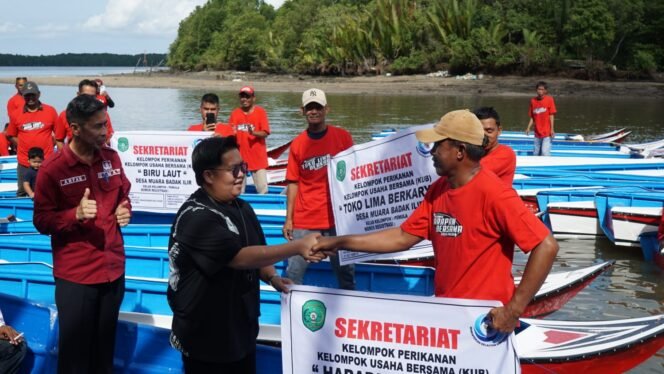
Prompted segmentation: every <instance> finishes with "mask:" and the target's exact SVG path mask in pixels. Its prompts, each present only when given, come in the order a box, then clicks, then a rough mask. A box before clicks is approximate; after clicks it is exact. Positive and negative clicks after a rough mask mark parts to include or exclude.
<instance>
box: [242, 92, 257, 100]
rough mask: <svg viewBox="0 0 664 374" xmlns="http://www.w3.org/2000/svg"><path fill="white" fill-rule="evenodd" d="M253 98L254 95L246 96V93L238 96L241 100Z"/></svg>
mask: <svg viewBox="0 0 664 374" xmlns="http://www.w3.org/2000/svg"><path fill="white" fill-rule="evenodd" d="M253 96H254V95H249V94H247V93H241V94H240V98H241V99H249V98H251V97H253Z"/></svg>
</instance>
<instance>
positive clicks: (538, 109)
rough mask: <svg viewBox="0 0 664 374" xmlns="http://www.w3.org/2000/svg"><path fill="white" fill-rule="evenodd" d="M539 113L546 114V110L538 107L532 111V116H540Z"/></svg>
mask: <svg viewBox="0 0 664 374" xmlns="http://www.w3.org/2000/svg"><path fill="white" fill-rule="evenodd" d="M540 113H546V108H544V107H539V108H535V109H533V114H540Z"/></svg>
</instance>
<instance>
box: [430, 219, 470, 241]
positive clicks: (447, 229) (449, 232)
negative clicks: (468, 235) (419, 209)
mask: <svg viewBox="0 0 664 374" xmlns="http://www.w3.org/2000/svg"><path fill="white" fill-rule="evenodd" d="M433 224H434V226H435V227H436V232H437V233H439V234H440V235H441V236H449V237H452V238H455V237H457V236H459V235H461V233H462V232H463V226H461V223H459V221H457V219H456V218H454V217H452V216H450V215H449V214H445V213H434V214H433Z"/></svg>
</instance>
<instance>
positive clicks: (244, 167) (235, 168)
mask: <svg viewBox="0 0 664 374" xmlns="http://www.w3.org/2000/svg"><path fill="white" fill-rule="evenodd" d="M208 170H226V171H230V172H231V173H232V174H233V178H237V177H239V176H240V171H241V172H242V174H243V175H246V174H247V171H249V167H248V166H247V163H246V162H243V163H240V164H236V165H233V166H229V167H226V168H224V167H218V168H213V169H208Z"/></svg>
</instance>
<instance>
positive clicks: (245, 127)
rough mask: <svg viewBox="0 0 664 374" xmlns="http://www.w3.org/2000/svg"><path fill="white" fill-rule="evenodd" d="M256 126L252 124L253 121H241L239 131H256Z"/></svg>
mask: <svg viewBox="0 0 664 374" xmlns="http://www.w3.org/2000/svg"><path fill="white" fill-rule="evenodd" d="M254 128H255V127H254V125H252V124H251V123H239V124H238V125H237V131H246V132H249V131H254Z"/></svg>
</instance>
